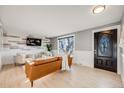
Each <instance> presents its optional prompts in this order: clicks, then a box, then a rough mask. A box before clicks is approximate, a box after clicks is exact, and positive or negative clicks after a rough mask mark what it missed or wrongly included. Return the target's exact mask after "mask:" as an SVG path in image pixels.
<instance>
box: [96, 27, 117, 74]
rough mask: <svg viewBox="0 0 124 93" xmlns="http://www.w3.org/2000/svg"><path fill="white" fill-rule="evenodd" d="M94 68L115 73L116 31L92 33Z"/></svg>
mask: <svg viewBox="0 0 124 93" xmlns="http://www.w3.org/2000/svg"><path fill="white" fill-rule="evenodd" d="M94 67H96V68H100V69H104V70H109V71H113V72H117V29H112V30H108V31H102V32H97V33H94Z"/></svg>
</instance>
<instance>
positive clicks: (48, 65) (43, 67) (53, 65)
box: [25, 56, 72, 87]
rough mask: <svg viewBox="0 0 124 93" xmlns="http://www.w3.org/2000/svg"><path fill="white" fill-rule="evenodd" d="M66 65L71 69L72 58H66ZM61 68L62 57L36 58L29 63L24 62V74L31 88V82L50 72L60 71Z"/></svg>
mask: <svg viewBox="0 0 124 93" xmlns="http://www.w3.org/2000/svg"><path fill="white" fill-rule="evenodd" d="M68 64H69V67H70V68H71V65H72V58H71V57H69V56H68ZM61 66H62V57H51V58H46V59H43V58H38V59H36V60H33V61H31V62H26V64H25V73H26V77H27V78H28V79H29V80H30V82H31V87H33V81H34V80H37V79H39V78H41V77H43V76H46V75H48V74H50V73H52V72H55V71H57V70H60V69H61Z"/></svg>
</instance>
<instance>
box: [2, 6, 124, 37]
mask: <svg viewBox="0 0 124 93" xmlns="http://www.w3.org/2000/svg"><path fill="white" fill-rule="evenodd" d="M93 7H94V6H91V5H90V6H89V5H87V6H86V5H82V6H0V20H1V22H2V24H3V27H4V30H5V31H8V32H20V33H27V34H31V35H40V36H47V37H54V36H59V35H64V34H68V33H72V32H77V31H81V30H85V29H89V28H93V27H97V26H102V25H106V24H110V23H115V22H118V21H120V20H121V17H122V13H123V11H124V6H107V8H106V10H105V11H104V12H102V13H101V14H95V15H94V14H93V13H92V11H91V10H92V8H93Z"/></svg>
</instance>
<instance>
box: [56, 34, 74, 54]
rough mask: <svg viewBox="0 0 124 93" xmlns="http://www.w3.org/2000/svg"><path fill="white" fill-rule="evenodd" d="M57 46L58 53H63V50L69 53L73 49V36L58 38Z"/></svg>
mask: <svg viewBox="0 0 124 93" xmlns="http://www.w3.org/2000/svg"><path fill="white" fill-rule="evenodd" d="M58 48H59V53H60V54H64V53H65V52H67V53H68V54H71V53H72V52H73V50H74V36H68V37H63V38H59V39H58Z"/></svg>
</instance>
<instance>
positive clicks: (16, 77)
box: [0, 65, 122, 88]
mask: <svg viewBox="0 0 124 93" xmlns="http://www.w3.org/2000/svg"><path fill="white" fill-rule="evenodd" d="M0 87H1V88H21V87H23V88H30V82H29V81H28V80H27V79H26V76H25V73H24V66H14V65H9V66H4V67H3V69H2V71H1V72H0ZM34 87H36V88H100V87H102V88H103V87H106V88H109V87H110V88H114V87H115V88H120V87H122V81H121V77H120V76H119V75H118V74H116V73H113V72H109V71H105V70H100V69H94V68H89V67H85V66H80V65H73V66H72V69H71V71H57V72H54V73H52V74H49V75H47V76H45V77H43V78H40V79H38V80H36V81H34Z"/></svg>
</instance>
